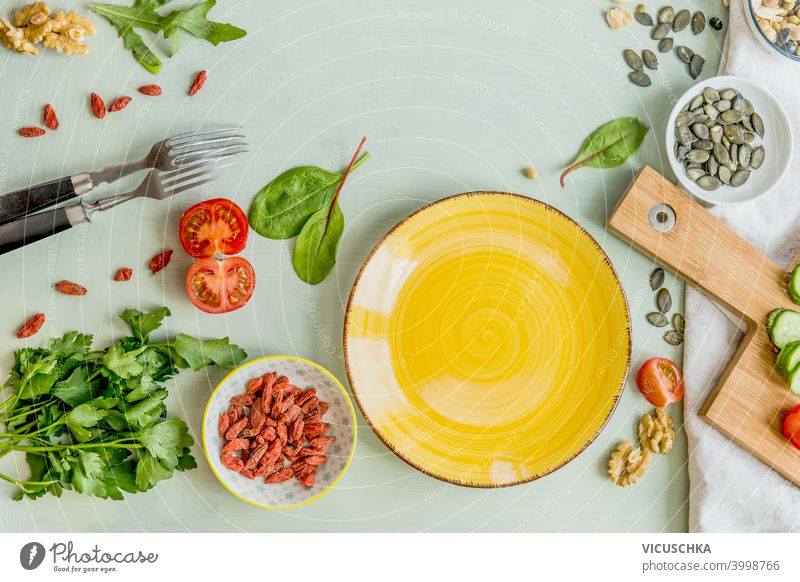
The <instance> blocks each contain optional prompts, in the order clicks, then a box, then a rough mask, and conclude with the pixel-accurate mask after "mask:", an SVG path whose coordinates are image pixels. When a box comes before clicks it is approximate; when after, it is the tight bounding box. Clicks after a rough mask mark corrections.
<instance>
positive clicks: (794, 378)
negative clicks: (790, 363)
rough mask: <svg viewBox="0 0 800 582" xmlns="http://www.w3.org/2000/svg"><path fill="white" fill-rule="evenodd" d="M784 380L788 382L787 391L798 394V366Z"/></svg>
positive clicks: (799, 380)
mask: <svg viewBox="0 0 800 582" xmlns="http://www.w3.org/2000/svg"><path fill="white" fill-rule="evenodd" d="M786 380H787V381H788V382H789V389H790V390H791V391H792V392H794V393H795V394H800V366H795V368H794V370H792V371H791V372H789V375H788V377H787V378H786Z"/></svg>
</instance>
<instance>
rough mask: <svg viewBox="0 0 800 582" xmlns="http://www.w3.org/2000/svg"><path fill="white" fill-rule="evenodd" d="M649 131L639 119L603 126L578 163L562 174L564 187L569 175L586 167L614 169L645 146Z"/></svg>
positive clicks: (591, 137) (590, 139)
mask: <svg viewBox="0 0 800 582" xmlns="http://www.w3.org/2000/svg"><path fill="white" fill-rule="evenodd" d="M648 131H649V128H648V127H647V126H646V125H644V124H643V123H642V122H641V121H639V120H638V119H637V118H636V117H620V118H618V119H614V120H613V121H609V122H608V123H606V124H604V125H601V126H600V127H598V128H597V129H596V130H594V131H593V132H592V133H591V134H590V135H589V137H587V138H586V140H585V141H584V142H583V146H581V151H580V152H578V155H577V157H576V159H575V161H574V162H573V163H572V165H570V166H569V167H568V168H567V169H566V170H564V173H562V174H561V178H560V182H561V187H562V188H563V187H564V178H565V177H566V176H567V174H569V173H570V172H573V171H574V170H577V169H578V168H581V167H583V166H589V167H592V168H615V167H617V166H620V165H622V164H623V163H625V160H627V159H628V158H629V157H630V156H631V155H633V153H634V152H635V151H636V150H638V149H639V146H640V145H642V142H643V141H644V138H645V136H646V135H647V132H648Z"/></svg>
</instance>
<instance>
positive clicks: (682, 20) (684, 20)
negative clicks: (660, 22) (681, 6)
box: [672, 10, 692, 32]
mask: <svg viewBox="0 0 800 582" xmlns="http://www.w3.org/2000/svg"><path fill="white" fill-rule="evenodd" d="M691 19H692V15H691V14H690V13H689V11H688V10H681V11H680V12H678V13H677V14H676V15H675V19H674V20H673V21H672V30H674V31H675V32H680V31H682V30H683V29H684V28H686V27H687V26H689V21H690V20H691Z"/></svg>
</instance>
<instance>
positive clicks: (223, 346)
mask: <svg viewBox="0 0 800 582" xmlns="http://www.w3.org/2000/svg"><path fill="white" fill-rule="evenodd" d="M169 346H170V347H171V348H172V349H173V350H175V352H176V353H177V354H178V356H180V357H181V358H182V359H183V360H185V363H186V364H188V367H190V368H191V369H192V370H194V371H197V370H199V369H201V368H203V367H205V366H210V365H211V364H214V365H215V366H217V367H219V368H222V369H224V370H231V369H233V368H235V367H236V366H237V365H238V364H239V363H240V362H242V361H243V360H244V359H245V358H246V357H247V354H246V353H245V351H244V350H243V349H242V348H240V347H239V346H237V345H235V344H232V343H230V341H229V340H228V338H223V339H215V340H206V341H203V340H199V339H197V338H194V337H192V336H189V335H186V334H183V333H179V334H178V335H176V336H175V339H174V340H172V341H171V342H170V343H169Z"/></svg>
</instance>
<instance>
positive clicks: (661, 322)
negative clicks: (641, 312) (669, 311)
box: [647, 311, 669, 327]
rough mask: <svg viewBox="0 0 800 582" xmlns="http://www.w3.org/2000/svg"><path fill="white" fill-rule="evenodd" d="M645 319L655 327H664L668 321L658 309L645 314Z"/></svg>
mask: <svg viewBox="0 0 800 582" xmlns="http://www.w3.org/2000/svg"><path fill="white" fill-rule="evenodd" d="M647 321H649V322H650V324H651V325H654V326H656V327H666V326H667V324H668V323H669V320H668V319H667V316H666V315H664V314H663V313H659V312H658V311H654V312H653V313H648V314H647Z"/></svg>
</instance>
